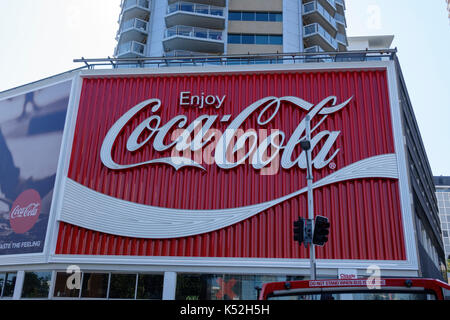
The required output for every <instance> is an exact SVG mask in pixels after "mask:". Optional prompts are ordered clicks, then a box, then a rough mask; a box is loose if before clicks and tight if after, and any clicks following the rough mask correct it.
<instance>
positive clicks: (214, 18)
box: [115, 0, 348, 58]
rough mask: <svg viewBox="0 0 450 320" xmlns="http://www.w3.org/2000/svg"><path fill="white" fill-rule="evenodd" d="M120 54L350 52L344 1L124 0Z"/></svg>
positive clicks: (124, 56)
mask: <svg viewBox="0 0 450 320" xmlns="http://www.w3.org/2000/svg"><path fill="white" fill-rule="evenodd" d="M121 7H122V11H121V14H120V18H119V24H120V26H119V30H118V33H117V42H118V43H117V47H116V50H115V56H116V57H117V58H135V57H161V56H180V55H198V54H201V55H204V54H215V55H224V54H225V55H231V54H248V53H250V54H256V53H277V52H278V53H289V52H322V51H346V50H347V45H348V44H347V35H346V21H345V14H344V11H345V2H344V0H313V1H311V0H303V1H302V0H271V1H261V0H190V1H189V2H188V1H176V0H122V3H121Z"/></svg>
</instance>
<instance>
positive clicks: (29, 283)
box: [22, 271, 52, 299]
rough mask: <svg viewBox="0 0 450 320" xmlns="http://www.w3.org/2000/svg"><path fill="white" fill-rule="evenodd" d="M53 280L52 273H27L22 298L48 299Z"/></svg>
mask: <svg viewBox="0 0 450 320" xmlns="http://www.w3.org/2000/svg"><path fill="white" fill-rule="evenodd" d="M51 278H52V273H51V272H50V271H42V272H25V279H24V281H23V288H22V298H44V299H45V298H48V293H49V289H50V283H51Z"/></svg>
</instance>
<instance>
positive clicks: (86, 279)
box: [81, 273, 109, 298]
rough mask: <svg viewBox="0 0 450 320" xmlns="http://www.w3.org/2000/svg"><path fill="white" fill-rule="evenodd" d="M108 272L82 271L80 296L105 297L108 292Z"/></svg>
mask: <svg viewBox="0 0 450 320" xmlns="http://www.w3.org/2000/svg"><path fill="white" fill-rule="evenodd" d="M108 280H109V274H108V273H84V274H83V286H82V289H81V297H82V298H106V297H107V294H108Z"/></svg>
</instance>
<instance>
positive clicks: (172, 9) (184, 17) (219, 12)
mask: <svg viewBox="0 0 450 320" xmlns="http://www.w3.org/2000/svg"><path fill="white" fill-rule="evenodd" d="M177 25H178V26H180V25H184V26H195V27H201V28H207V29H222V30H223V29H225V17H224V8H222V7H217V6H211V5H205V4H199V3H192V2H175V3H173V4H170V5H169V6H168V7H167V16H166V26H167V27H172V26H177Z"/></svg>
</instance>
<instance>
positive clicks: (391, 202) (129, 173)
mask: <svg viewBox="0 0 450 320" xmlns="http://www.w3.org/2000/svg"><path fill="white" fill-rule="evenodd" d="M82 79H83V80H82V87H81V93H80V96H79V104H78V110H77V118H76V125H75V127H74V130H73V141H72V146H71V147H72V151H71V157H70V164H69V166H68V172H67V178H66V180H65V187H64V195H63V199H62V206H61V212H60V214H59V218H58V219H59V221H60V224H59V233H58V239H57V244H56V254H83V255H96V256H98V255H110V256H115V255H116V256H123V255H127V256H148V257H156V256H159V257H161V256H166V257H168V256H179V257H210V258H211V257H233V258H283V259H296V258H307V257H308V250H306V249H305V248H303V247H302V248H300V247H299V245H298V244H297V243H296V242H294V241H293V222H294V221H295V220H297V218H298V217H299V216H301V217H304V218H306V217H307V201H306V169H305V168H306V158H305V153H304V151H302V149H301V147H300V144H299V142H300V140H301V139H303V138H304V136H305V117H306V116H307V115H309V116H310V117H311V119H312V120H311V128H312V140H311V143H312V147H313V150H312V159H313V174H314V185H313V186H314V208H315V214H316V215H322V216H325V217H327V218H329V220H330V222H331V231H330V240H329V242H328V243H327V244H326V245H325V246H324V247H323V248H317V250H316V256H317V258H318V259H344V260H346V259H351V260H397V261H400V260H406V259H407V254H406V247H405V235H404V221H403V218H402V217H403V214H402V205H401V199H400V198H401V195H400V187H399V165H398V151H397V150H396V148H395V143H394V140H395V135H394V132H395V130H394V129H395V128H394V126H393V121H392V108H391V103H390V93H389V86H388V73H387V70H386V68H371V69H370V68H365V69H359V70H355V69H338V70H315V71H314V70H272V71H264V72H263V71H257V70H254V71H239V72H238V71H228V72H223V73H208V72H204V73H193V74H177V73H166V74H165V73H154V74H140V75H122V76H108V75H101V76H100V75H99V76H95V75H91V76H86V77H83V78H82ZM397 132H398V131H397Z"/></svg>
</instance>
